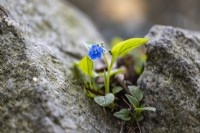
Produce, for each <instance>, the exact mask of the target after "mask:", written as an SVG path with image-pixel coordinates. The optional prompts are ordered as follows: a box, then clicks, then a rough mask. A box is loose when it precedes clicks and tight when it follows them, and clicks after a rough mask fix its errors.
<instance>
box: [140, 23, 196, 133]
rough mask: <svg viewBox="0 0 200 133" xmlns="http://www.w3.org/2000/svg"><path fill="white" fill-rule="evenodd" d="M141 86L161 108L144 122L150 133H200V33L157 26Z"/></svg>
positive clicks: (147, 98)
mask: <svg viewBox="0 0 200 133" xmlns="http://www.w3.org/2000/svg"><path fill="white" fill-rule="evenodd" d="M147 37H149V38H151V40H150V41H149V42H148V44H147V45H146V47H147V56H148V59H147V63H146V65H145V69H144V72H143V74H142V76H141V77H140V79H139V80H138V84H139V86H140V87H141V89H143V90H144V91H145V99H144V102H145V103H146V104H147V105H150V106H154V107H156V108H157V111H156V113H148V115H146V119H145V121H144V122H143V125H144V128H145V130H146V132H148V133H199V132H200V33H198V32H193V31H187V30H183V29H179V28H173V27H167V26H154V27H153V28H152V29H151V30H150V32H149V34H148V35H147Z"/></svg>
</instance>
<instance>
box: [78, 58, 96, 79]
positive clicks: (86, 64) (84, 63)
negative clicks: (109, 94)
mask: <svg viewBox="0 0 200 133" xmlns="http://www.w3.org/2000/svg"><path fill="white" fill-rule="evenodd" d="M79 68H80V69H81V71H82V72H83V73H84V74H86V75H90V76H93V75H94V74H93V68H94V65H93V61H92V60H91V59H90V58H89V57H88V56H87V55H86V56H85V57H84V58H83V59H82V60H81V61H80V63H79Z"/></svg>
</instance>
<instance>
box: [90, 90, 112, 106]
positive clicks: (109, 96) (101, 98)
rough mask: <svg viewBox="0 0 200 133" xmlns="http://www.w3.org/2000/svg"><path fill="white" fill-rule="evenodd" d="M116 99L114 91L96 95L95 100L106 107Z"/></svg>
mask: <svg viewBox="0 0 200 133" xmlns="http://www.w3.org/2000/svg"><path fill="white" fill-rule="evenodd" d="M114 100H115V96H114V95H113V94H112V93H108V94H106V95H105V96H96V97H95V98H94V101H95V102H96V103H97V104H99V105H100V106H103V107H106V106H108V105H110V104H111V103H112V102H113V101H114Z"/></svg>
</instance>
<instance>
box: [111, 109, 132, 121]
mask: <svg viewBox="0 0 200 133" xmlns="http://www.w3.org/2000/svg"><path fill="white" fill-rule="evenodd" d="M113 115H114V116H115V117H117V118H119V119H121V120H124V121H129V120H130V119H131V116H130V113H129V110H128V109H121V110H120V111H119V112H115V113H114V114H113Z"/></svg>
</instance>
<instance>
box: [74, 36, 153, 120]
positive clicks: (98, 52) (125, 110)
mask: <svg viewBox="0 0 200 133" xmlns="http://www.w3.org/2000/svg"><path fill="white" fill-rule="evenodd" d="M148 40H149V38H132V39H128V40H125V41H121V42H118V43H116V44H115V45H114V46H113V47H112V49H111V50H110V51H108V50H106V48H105V47H104V45H103V43H92V42H90V43H86V45H85V46H86V48H87V49H88V54H87V55H86V56H85V57H83V59H82V60H81V61H80V62H79V63H78V65H76V66H79V69H80V70H81V71H82V72H83V73H84V76H83V77H82V78H81V79H83V82H84V90H85V93H86V95H87V96H89V97H91V98H94V101H95V102H96V103H97V104H98V105H100V106H102V107H108V108H109V109H111V110H112V111H115V113H114V114H113V115H114V116H115V117H117V118H119V119H121V120H123V121H130V120H133V121H137V122H138V121H140V120H141V119H142V116H141V113H142V112H143V111H155V110H156V109H155V108H154V107H144V105H143V104H141V101H142V98H143V92H142V90H140V89H139V88H138V87H137V86H134V85H131V86H128V85H127V84H125V83H123V82H121V84H118V83H117V84H116V83H113V80H111V79H113V77H114V76H116V75H120V74H122V73H123V72H125V71H126V70H124V69H120V68H118V69H113V66H114V64H115V62H116V61H117V58H118V57H120V56H124V55H126V54H127V53H128V52H130V51H131V50H133V49H134V48H136V47H138V46H140V45H142V44H144V43H146V42H147V41H148ZM101 58H103V59H104V62H105V64H106V68H104V69H103V70H102V71H101V72H96V71H95V67H94V65H95V64H94V61H93V60H96V59H101ZM139 67H140V66H139ZM138 72H140V73H141V70H138ZM99 78H101V79H103V85H102V83H101V82H102V80H101V82H100V81H98V79H99ZM116 111H117V112H116Z"/></svg>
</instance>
